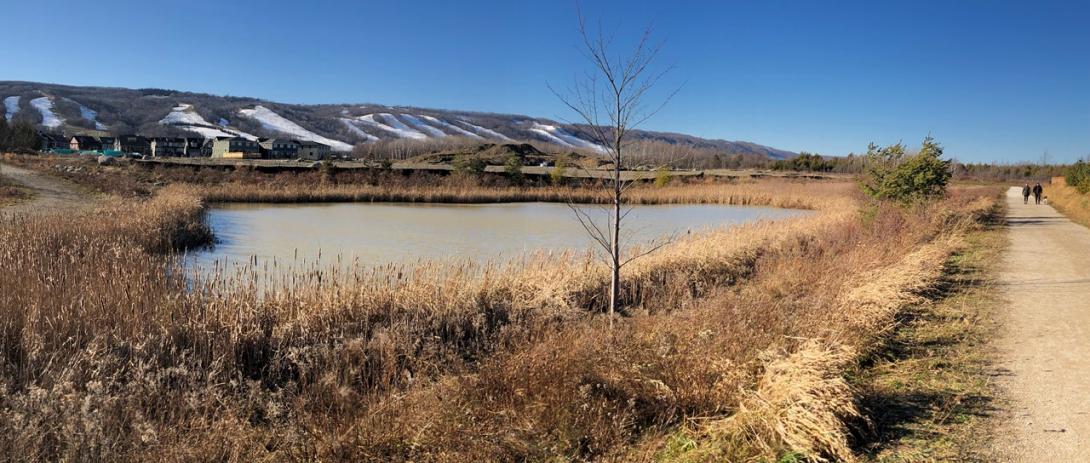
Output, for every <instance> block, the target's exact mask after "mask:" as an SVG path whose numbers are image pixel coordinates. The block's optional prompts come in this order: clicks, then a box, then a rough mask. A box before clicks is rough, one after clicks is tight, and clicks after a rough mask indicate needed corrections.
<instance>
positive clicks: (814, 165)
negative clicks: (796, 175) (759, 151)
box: [772, 151, 833, 172]
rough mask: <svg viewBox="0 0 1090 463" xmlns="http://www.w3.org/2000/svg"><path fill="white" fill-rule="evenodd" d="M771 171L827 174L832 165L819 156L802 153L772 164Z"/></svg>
mask: <svg viewBox="0 0 1090 463" xmlns="http://www.w3.org/2000/svg"><path fill="white" fill-rule="evenodd" d="M772 170H794V171H801V172H829V171H831V170H833V163H832V162H829V161H827V160H825V158H823V157H822V156H821V155H820V154H811V153H807V152H806V151H803V152H801V153H799V155H798V156H795V157H793V158H791V159H787V160H784V161H776V162H774V163H772Z"/></svg>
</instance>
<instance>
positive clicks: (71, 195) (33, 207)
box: [0, 164, 95, 216]
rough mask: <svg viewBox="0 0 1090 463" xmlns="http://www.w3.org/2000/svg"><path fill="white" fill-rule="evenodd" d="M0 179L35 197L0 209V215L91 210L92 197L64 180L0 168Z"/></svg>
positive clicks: (4, 167)
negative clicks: (28, 190) (7, 180)
mask: <svg viewBox="0 0 1090 463" xmlns="http://www.w3.org/2000/svg"><path fill="white" fill-rule="evenodd" d="M0 175H3V176H4V177H6V178H8V179H11V180H13V181H14V182H16V183H19V184H21V185H23V186H25V187H27V188H28V189H30V190H31V191H32V192H33V193H34V197H33V198H31V199H30V200H28V201H21V202H18V203H16V204H14V205H11V206H8V207H3V208H0V215H9V216H10V215H16V214H41V213H46V212H53V211H58V210H64V209H75V208H82V207H87V206H90V205H92V204H93V203H94V201H95V200H94V197H93V196H90V195H88V194H87V193H83V192H80V191H79V189H78V188H77V187H76V186H75V185H73V184H72V183H71V182H68V181H66V180H64V179H60V178H56V177H51V176H49V175H44V174H40V173H37V172H34V171H32V170H28V169H23V168H21V167H15V166H12V165H10V164H0Z"/></svg>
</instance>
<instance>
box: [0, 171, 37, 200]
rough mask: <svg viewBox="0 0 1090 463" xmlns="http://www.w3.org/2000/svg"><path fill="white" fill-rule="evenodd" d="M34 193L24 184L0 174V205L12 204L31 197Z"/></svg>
mask: <svg viewBox="0 0 1090 463" xmlns="http://www.w3.org/2000/svg"><path fill="white" fill-rule="evenodd" d="M31 196H32V194H31V193H30V192H29V191H27V189H26V188H24V187H23V186H22V185H19V184H17V183H15V182H13V181H11V180H9V179H7V178H5V177H4V176H3V175H0V207H3V206H10V205H12V204H15V203H17V202H20V201H25V200H27V199H30V198H31Z"/></svg>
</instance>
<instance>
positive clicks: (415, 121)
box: [401, 114, 447, 138]
mask: <svg viewBox="0 0 1090 463" xmlns="http://www.w3.org/2000/svg"><path fill="white" fill-rule="evenodd" d="M401 118H402V119H405V120H406V121H409V125H412V126H413V127H415V128H416V129H417V130H419V131H421V132H425V133H427V134H428V135H431V136H433V137H439V138H443V137H446V136H447V133H446V132H444V131H442V130H440V129H437V128H435V127H432V126H430V125H428V123H427V122H424V121H423V120H422V119H420V118H418V117H416V116H413V115H412V114H401Z"/></svg>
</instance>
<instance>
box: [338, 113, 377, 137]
mask: <svg viewBox="0 0 1090 463" xmlns="http://www.w3.org/2000/svg"><path fill="white" fill-rule="evenodd" d="M356 122H357V121H355V120H352V119H349V118H347V117H342V118H341V123H342V124H344V126H345V127H348V131H349V132H352V133H353V134H355V135H356V136H358V137H360V138H362V139H364V140H366V141H368V142H375V141H379V138H378V137H376V136H374V135H371V134H369V133H367V132H364V131H363V129H361V128H359V127H358V126H356Z"/></svg>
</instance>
